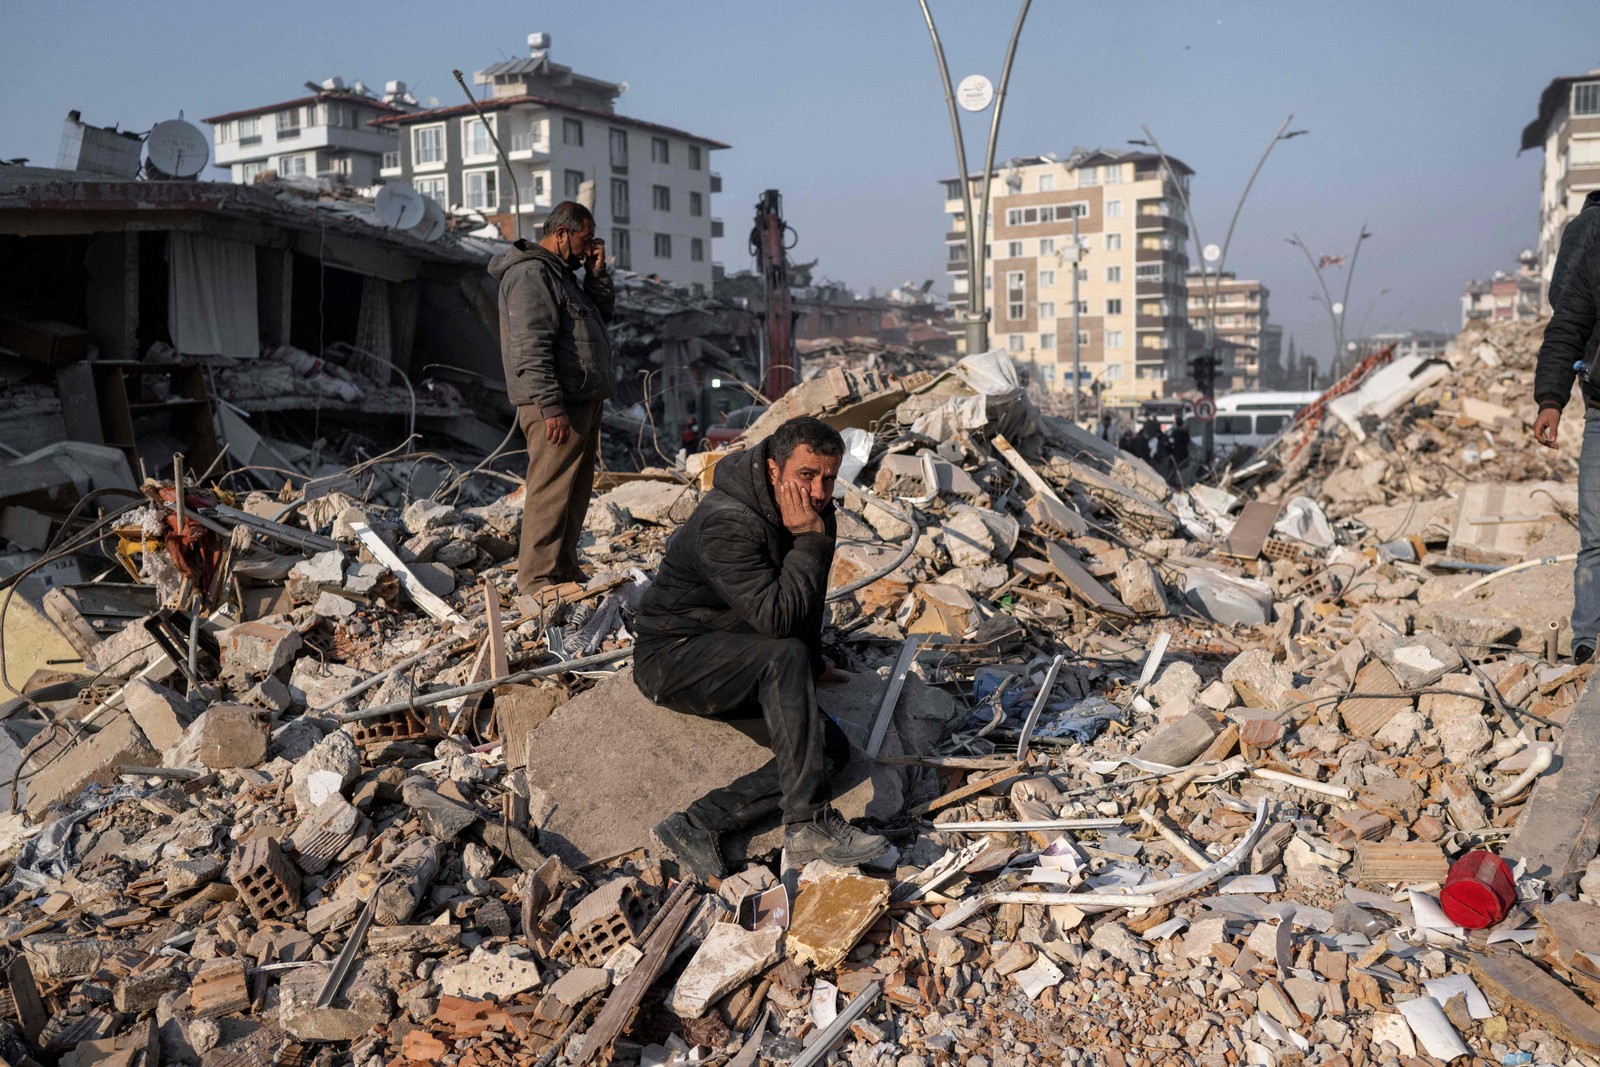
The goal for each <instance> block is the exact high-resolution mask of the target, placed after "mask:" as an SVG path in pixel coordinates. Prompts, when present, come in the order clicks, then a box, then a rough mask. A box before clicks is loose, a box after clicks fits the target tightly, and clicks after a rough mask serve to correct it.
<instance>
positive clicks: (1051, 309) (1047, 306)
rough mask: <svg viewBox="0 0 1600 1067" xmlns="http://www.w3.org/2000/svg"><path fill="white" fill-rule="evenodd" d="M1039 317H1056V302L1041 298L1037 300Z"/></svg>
mask: <svg viewBox="0 0 1600 1067" xmlns="http://www.w3.org/2000/svg"><path fill="white" fill-rule="evenodd" d="M1039 317H1040V318H1041V319H1053V318H1055V317H1056V302H1055V301H1054V300H1041V301H1039Z"/></svg>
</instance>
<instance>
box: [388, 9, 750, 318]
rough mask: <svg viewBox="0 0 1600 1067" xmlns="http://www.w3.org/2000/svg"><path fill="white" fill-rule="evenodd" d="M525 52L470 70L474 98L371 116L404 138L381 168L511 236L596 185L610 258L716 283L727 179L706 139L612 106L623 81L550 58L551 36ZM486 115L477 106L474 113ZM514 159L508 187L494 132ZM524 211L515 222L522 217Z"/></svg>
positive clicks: (687, 282) (681, 281) (672, 277)
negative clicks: (716, 200)
mask: <svg viewBox="0 0 1600 1067" xmlns="http://www.w3.org/2000/svg"><path fill="white" fill-rule="evenodd" d="M528 46H529V54H528V56H527V57H525V58H522V59H512V60H507V61H505V62H502V63H496V64H494V65H493V66H491V67H487V68H485V69H483V70H480V71H478V72H477V73H476V74H475V75H474V76H473V77H474V81H475V83H476V84H478V85H486V86H489V87H490V93H489V96H488V97H487V98H486V99H484V100H482V101H481V102H480V103H479V104H478V106H477V107H476V108H474V107H473V106H472V105H469V104H462V105H460V106H457V107H438V108H430V109H428V110H426V111H416V112H412V113H410V114H404V115H390V116H386V117H384V118H381V119H379V120H378V121H377V125H378V126H379V127H384V128H389V129H397V130H399V132H400V143H399V145H398V147H397V149H396V150H395V151H394V152H393V153H392V154H391V155H390V156H389V157H388V158H387V159H386V160H385V162H384V167H383V171H382V174H383V177H384V178H386V179H391V180H399V181H405V182H410V183H411V185H412V186H413V187H415V188H416V190H417V191H418V192H419V193H421V194H423V195H424V196H427V197H430V198H431V199H433V200H435V201H437V202H438V203H439V204H440V205H441V206H442V207H444V208H445V209H446V210H447V211H469V212H477V213H481V214H483V215H484V216H485V217H486V218H487V219H488V220H489V221H490V222H492V223H494V224H495V225H496V226H498V227H499V229H500V231H501V233H502V234H504V235H505V236H506V237H508V238H510V237H515V236H516V234H517V233H518V231H519V229H520V232H521V233H522V235H523V236H526V237H530V238H537V237H538V236H539V228H540V226H541V225H542V224H543V222H544V218H545V216H547V215H548V214H549V212H550V209H551V208H552V207H554V206H555V205H556V204H558V203H560V202H561V201H563V200H576V199H577V198H578V195H579V190H580V189H581V187H582V185H583V183H584V182H587V181H592V182H594V183H595V205H594V215H595V228H596V232H597V233H598V234H599V236H600V237H602V238H603V239H604V240H605V241H606V251H607V253H608V254H609V255H611V256H614V257H615V259H616V262H617V265H618V266H620V267H622V268H624V269H627V270H633V271H637V272H639V273H641V274H653V275H658V276H659V277H661V278H662V279H663V280H665V281H668V282H671V283H672V284H674V285H681V286H685V287H689V288H695V289H697V290H700V291H704V292H709V291H710V290H711V280H712V279H711V273H712V272H711V240H712V238H713V237H720V236H722V223H721V220H719V219H716V218H714V217H713V216H712V214H711V197H712V194H714V193H718V192H721V191H722V179H721V177H720V176H719V175H717V174H715V173H713V172H712V170H711V153H712V152H713V151H716V150H718V149H723V148H727V147H728V146H727V145H725V144H723V143H722V142H721V141H713V140H711V139H710V138H709V137H699V136H696V135H695V134H692V133H685V132H684V131H683V130H678V129H673V128H672V127H670V126H662V125H659V124H657V123H654V122H646V121H644V120H642V119H634V118H628V117H627V116H624V115H619V114H617V112H616V110H615V107H614V104H615V101H616V98H617V97H618V96H619V95H621V94H622V92H623V90H624V89H625V88H626V86H625V85H624V84H622V83H618V82H608V81H602V80H600V79H598V78H590V77H587V76H585V75H582V74H576V73H574V72H573V70H572V68H571V67H565V66H562V65H560V64H558V63H556V62H554V61H553V60H551V58H550V36H549V34H544V33H535V34H530V35H529V37H528ZM480 111H481V112H482V115H481V116H480V115H479V112H480ZM491 130H492V131H493V133H494V136H495V138H497V139H498V140H499V142H500V145H501V147H502V148H504V149H505V151H506V154H507V156H508V157H509V159H510V165H511V167H512V168H514V174H515V179H516V180H515V185H513V182H512V181H511V175H510V174H508V173H507V169H506V164H505V163H503V162H502V161H501V160H500V158H499V155H498V153H496V151H495V147H494V143H493V141H491V139H490V136H489V134H490V131H491ZM519 217H520V220H521V226H520V227H519V226H518V225H517V222H518V219H519Z"/></svg>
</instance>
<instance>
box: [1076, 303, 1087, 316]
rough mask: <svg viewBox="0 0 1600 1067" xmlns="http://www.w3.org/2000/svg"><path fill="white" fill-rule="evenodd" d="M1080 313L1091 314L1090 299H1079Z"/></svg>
mask: <svg viewBox="0 0 1600 1067" xmlns="http://www.w3.org/2000/svg"><path fill="white" fill-rule="evenodd" d="M1078 314H1080V315H1087V314H1089V301H1087V300H1080V301H1078Z"/></svg>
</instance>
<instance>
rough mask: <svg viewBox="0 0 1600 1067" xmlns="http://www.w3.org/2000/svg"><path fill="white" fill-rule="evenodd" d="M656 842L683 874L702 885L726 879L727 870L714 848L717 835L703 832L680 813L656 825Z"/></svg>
mask: <svg viewBox="0 0 1600 1067" xmlns="http://www.w3.org/2000/svg"><path fill="white" fill-rule="evenodd" d="M655 835H656V840H657V841H659V842H661V847H662V848H664V849H666V850H667V852H669V853H671V855H672V858H673V859H675V860H677V861H678V866H679V867H681V868H682V869H683V873H684V874H686V875H688V876H690V877H691V878H697V879H699V880H700V881H702V882H705V881H709V880H710V879H712V878H725V877H727V874H728V868H727V867H726V866H725V865H724V864H723V861H722V851H721V849H719V848H718V847H717V843H718V842H717V834H716V833H715V832H714V831H711V830H702V829H701V828H700V827H698V826H696V825H695V824H694V823H693V822H691V821H690V820H689V816H687V815H685V814H684V813H683V812H681V811H679V812H674V813H673V814H671V815H668V816H667V817H666V818H665V819H662V820H661V821H660V822H658V823H656V828H655Z"/></svg>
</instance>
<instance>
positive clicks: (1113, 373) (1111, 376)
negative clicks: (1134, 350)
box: [1106, 363, 1122, 382]
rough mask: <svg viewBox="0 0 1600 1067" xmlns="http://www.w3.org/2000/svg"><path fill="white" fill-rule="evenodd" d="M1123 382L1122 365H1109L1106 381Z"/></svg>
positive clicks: (1107, 366) (1107, 365)
mask: <svg viewBox="0 0 1600 1067" xmlns="http://www.w3.org/2000/svg"><path fill="white" fill-rule="evenodd" d="M1121 380H1122V364H1120V363H1107V364H1106V381H1108V382H1120V381H1121Z"/></svg>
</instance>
